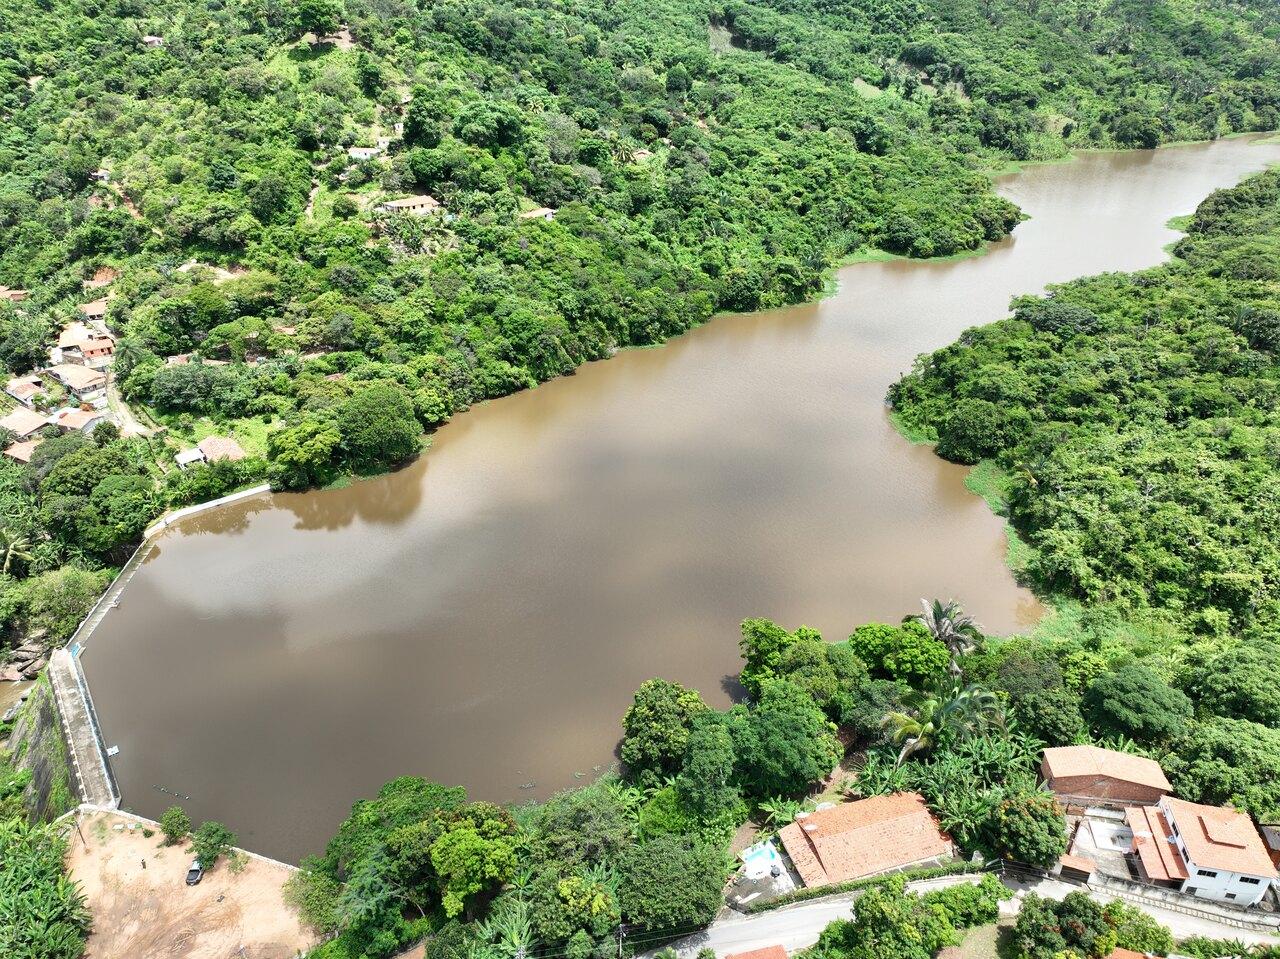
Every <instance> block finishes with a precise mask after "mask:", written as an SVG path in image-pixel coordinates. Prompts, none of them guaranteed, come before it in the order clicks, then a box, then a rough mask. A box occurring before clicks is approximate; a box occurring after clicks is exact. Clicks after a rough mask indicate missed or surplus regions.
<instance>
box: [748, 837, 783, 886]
mask: <svg viewBox="0 0 1280 959" xmlns="http://www.w3.org/2000/svg"><path fill="white" fill-rule="evenodd" d="M741 856H742V862H743V865H744V866H745V867H746V868H745V869H744V872H745V873H746V876H747V878H748V879H759V878H760V877H761V876H767V875H769V873H770V871H771V870H772V869H773V867H774V866H777V867H778V868H779V869H781V868H782V857H781V856H779V855H778V850H777V849H775V848H774V845H773V840H771V839H767V840H765V841H764V842H758V843H756V844H755V845H754V846H750V847H748V848H746V849H744V850H742V853H741Z"/></svg>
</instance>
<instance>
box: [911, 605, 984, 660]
mask: <svg viewBox="0 0 1280 959" xmlns="http://www.w3.org/2000/svg"><path fill="white" fill-rule="evenodd" d="M920 605H921V606H922V607H923V608H924V612H922V613H916V615H914V616H912V617H911V619H912V620H913V621H915V622H917V623H920V624H922V625H923V626H924V628H925V629H927V630H928V631H929V635H930V636H932V637H933V638H934V639H936V640H937V641H938V642H940V643H942V645H944V646H946V647H947V652H949V653H950V654H951V666H950V670H951V675H952V676H953V677H958V676H959V675H960V657H961V656H963V655H964V654H965V653H968V652H972V651H973V646H974V643H976V642H977V641H978V640H979V639H980V638H981V637H982V633H981V632H979V630H978V624H977V623H975V622H974V621H973V617H972V616H970V615H969V614H968V613H966V612H965V611H964V607H962V606H961V605H960V604H959V603H957V602H956V601H955V600H954V599H949V600H947V601H946V602H945V603H943V602H942V601H941V600H937V599H935V600H934V601H933V602H932V603H931V602H929V601H928V600H927V599H922V600H920Z"/></svg>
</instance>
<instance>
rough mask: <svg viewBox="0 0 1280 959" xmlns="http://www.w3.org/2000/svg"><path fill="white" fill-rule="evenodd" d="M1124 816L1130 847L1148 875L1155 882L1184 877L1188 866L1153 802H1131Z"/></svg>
mask: <svg viewBox="0 0 1280 959" xmlns="http://www.w3.org/2000/svg"><path fill="white" fill-rule="evenodd" d="M1124 820H1125V822H1126V823H1128V825H1129V828H1130V829H1132V830H1133V851H1134V852H1136V853H1137V854H1138V859H1139V860H1141V862H1142V869H1143V871H1144V872H1145V873H1146V874H1147V878H1149V879H1154V880H1156V881H1158V882H1170V881H1173V882H1180V881H1181V880H1183V879H1186V878H1187V875H1188V874H1187V867H1186V865H1185V864H1184V863H1183V861H1182V855H1181V854H1180V853H1179V852H1178V847H1177V846H1175V845H1174V843H1173V833H1172V831H1171V830H1170V829H1169V822H1168V820H1166V819H1165V817H1164V813H1162V812H1161V811H1160V810H1159V809H1157V808H1155V807H1153V806H1130V807H1129V808H1128V809H1126V810H1125V811H1124Z"/></svg>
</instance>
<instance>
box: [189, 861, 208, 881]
mask: <svg viewBox="0 0 1280 959" xmlns="http://www.w3.org/2000/svg"><path fill="white" fill-rule="evenodd" d="M203 878H204V869H203V868H202V867H201V865H200V860H199V859H193V860H191V868H190V869H188V870H187V885H188V886H194V885H196V883H198V882H199V881H200V880H201V879H203Z"/></svg>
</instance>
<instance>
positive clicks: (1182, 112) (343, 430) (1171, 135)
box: [0, 0, 1280, 638]
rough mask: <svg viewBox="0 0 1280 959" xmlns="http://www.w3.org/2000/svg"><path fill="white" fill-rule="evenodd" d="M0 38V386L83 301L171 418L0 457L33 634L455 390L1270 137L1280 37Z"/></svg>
mask: <svg viewBox="0 0 1280 959" xmlns="http://www.w3.org/2000/svg"><path fill="white" fill-rule="evenodd" d="M0 19H2V20H3V22H4V23H5V24H6V30H5V33H4V36H3V37H0V287H8V288H10V289H12V290H21V291H25V297H24V298H21V299H18V300H15V301H13V302H9V301H8V300H7V298H6V297H7V295H6V297H0V363H2V364H3V365H4V367H5V369H6V371H7V372H8V373H9V374H26V373H28V372H29V371H31V370H32V369H33V368H37V367H40V366H42V365H44V363H45V357H46V354H47V352H48V350H49V348H50V346H51V345H52V344H53V342H54V340H55V338H56V336H57V333H58V330H59V329H60V328H63V327H64V326H65V325H66V324H67V323H69V322H71V321H72V320H74V319H76V317H77V316H78V315H79V314H80V312H81V311H91V312H93V313H94V315H95V316H96V315H98V314H102V315H101V320H100V322H101V323H103V324H104V325H103V327H102V329H103V330H104V331H108V332H109V334H110V335H111V336H113V337H114V338H115V352H114V356H113V358H112V364H111V367H110V369H109V375H110V378H111V380H112V382H113V384H114V386H115V387H118V390H119V392H120V394H121V395H122V396H123V397H124V399H125V400H127V401H128V402H129V403H130V404H132V405H133V406H134V408H135V409H136V410H138V413H139V415H140V416H142V417H143V419H144V420H145V421H146V422H148V423H150V424H151V426H152V427H155V430H154V435H152V436H151V437H150V438H149V439H147V438H144V437H139V436H137V435H134V434H136V433H137V431H136V430H135V431H132V433H131V435H130V436H129V437H127V438H124V439H122V438H120V437H119V436H117V435H115V434H114V433H113V432H112V430H111V429H110V428H109V427H104V428H103V430H102V431H101V432H100V433H96V432H95V434H94V435H93V438H92V442H89V443H87V442H86V437H84V436H77V435H74V434H68V435H66V436H62V437H59V438H58V439H56V440H55V439H49V440H48V441H47V442H45V443H44V444H43V445H42V446H40V448H39V451H38V453H36V454H34V455H31V454H30V453H28V455H29V456H30V461H29V462H28V463H26V464H25V465H22V464H19V463H14V462H11V461H10V460H9V459H8V458H6V459H5V460H4V461H3V462H2V463H0V497H2V498H3V501H4V516H5V525H4V531H3V537H4V539H3V545H4V549H5V555H4V574H3V579H0V614H2V615H3V617H4V619H5V620H6V621H7V622H9V623H10V624H12V623H14V622H18V621H23V622H26V623H27V624H28V626H30V627H32V628H47V629H49V630H50V634H51V635H52V636H53V637H55V638H58V637H61V636H65V635H66V633H67V632H68V625H67V624H71V625H73V624H74V622H75V621H76V620H77V619H78V618H79V615H78V614H83V612H84V609H85V608H86V607H85V604H84V603H83V601H82V600H83V597H84V596H85V595H88V594H91V593H92V591H93V589H94V588H95V587H96V586H97V582H96V578H95V577H96V575H97V574H96V573H86V572H84V570H96V569H100V568H103V567H107V566H111V565H115V564H118V563H119V562H120V561H121V559H122V558H123V556H124V555H127V553H128V550H129V548H130V547H131V546H132V544H134V543H136V541H137V539H138V537H139V535H140V532H141V530H142V529H143V528H144V527H145V525H146V523H147V521H148V519H149V518H152V517H154V516H155V515H156V514H157V513H159V512H160V511H162V510H163V509H164V508H165V507H168V506H177V505H183V504H185V503H191V502H196V501H199V500H203V499H209V498H213V497H216V496H218V495H220V494H222V493H224V492H227V491H229V490H232V489H236V488H238V487H242V486H244V485H247V484H250V483H253V482H255V481H260V480H262V479H263V478H269V479H270V480H271V481H272V483H273V484H274V485H276V486H277V487H283V488H306V487H310V486H315V485H325V484H327V483H330V482H332V481H334V480H335V479H337V478H339V477H341V476H342V475H344V474H346V473H349V472H357V473H367V472H376V471H379V470H385V469H387V468H390V467H393V466H395V465H397V464H399V463H402V462H404V461H406V460H408V459H411V458H412V457H413V456H415V455H416V454H417V453H418V452H419V450H420V448H421V445H422V442H421V436H422V434H423V432H424V431H428V432H429V431H430V430H431V429H432V428H434V427H435V426H437V425H439V424H440V423H443V422H444V421H446V420H447V419H448V418H449V417H450V416H452V415H453V414H454V413H455V412H457V411H459V410H463V409H465V408H467V407H468V406H469V405H471V404H473V403H475V402H477V401H480V400H484V399H489V398H493V397H498V396H502V395H505V394H508V393H511V392H513V391H515V390H520V389H524V388H526V387H529V386H532V385H534V384H536V383H537V382H539V381H543V380H546V379H549V378H551V377H556V376H560V375H563V374H566V373H569V372H571V371H572V370H574V369H575V368H576V367H577V366H579V365H580V364H582V363H583V362H586V361H588V360H592V359H598V358H602V357H606V356H608V355H610V354H611V353H612V352H613V351H615V350H617V349H619V348H622V347H627V346H634V345H644V344H651V343H656V342H660V341H662V340H663V339H665V338H667V337H669V336H672V335H675V334H678V333H680V332H683V331H685V330H687V329H689V328H690V327H692V326H695V325H697V324H700V323H702V322H704V321H706V320H707V319H708V318H709V317H710V316H711V315H713V314H714V313H715V312H716V311H720V310H752V309H757V308H760V307H768V306H775V305H778V304H783V303H789V302H794V301H798V300H802V299H805V298H807V297H811V296H813V295H814V294H815V293H817V292H818V291H819V289H820V288H821V286H822V283H823V278H824V275H825V274H826V272H827V271H828V270H829V269H830V267H831V266H832V265H833V264H835V263H837V262H839V261H840V260H841V259H842V258H844V257H847V256H849V255H850V254H856V253H859V252H865V251H868V250H884V251H890V252H894V253H900V254H905V255H909V256H919V257H925V256H936V255H945V254H952V253H958V252H963V251H966V250H972V249H974V248H976V247H978V246H980V245H981V244H982V243H983V242H985V241H987V240H991V239H995V238H999V237H1001V236H1003V235H1005V234H1006V233H1007V232H1008V231H1009V230H1010V229H1011V228H1012V227H1013V226H1014V224H1016V222H1017V221H1018V218H1019V216H1020V214H1019V212H1018V211H1017V210H1016V209H1015V208H1014V207H1013V206H1012V205H1011V204H1010V203H1008V202H1007V201H1005V200H1003V199H1001V198H999V197H997V196H996V195H995V193H994V192H993V190H992V187H991V183H990V180H989V178H988V176H987V172H988V171H989V170H990V169H992V168H995V167H998V166H1000V165H1002V164H1005V163H1007V162H1009V161H1010V160H1017V159H1027V158H1046V157H1055V156H1061V155H1063V154H1064V153H1065V152H1066V151H1067V150H1068V149H1070V148H1073V147H1082V146H1107V147H1110V146H1120V147H1130V146H1149V145H1152V144H1154V143H1157V142H1163V141H1167V140H1176V139H1189V138H1205V137H1212V136H1217V135H1220V134H1225V133H1229V132H1238V131H1247V130H1258V129H1269V128H1272V127H1274V126H1276V125H1277V103H1278V102H1280V54H1278V52H1277V44H1276V29H1277V28H1276V22H1275V12H1274V10H1273V9H1272V8H1270V7H1268V6H1266V5H1262V4H1252V3H1246V4H1228V3H1225V2H1214V3H1210V4H1207V5H1205V4H1201V5H1197V6H1194V7H1193V6H1192V5H1190V4H1186V3H1182V2H1163V3H1159V4H1155V5H1152V4H1145V3H1136V2H1134V3H1129V2H1121V3H1114V4H1110V5H1100V4H1092V3H1078V4H1075V3H1073V4H1068V5H1065V6H1064V5H1061V4H1054V5H1052V6H1050V5H1040V4H1034V3H1032V4H1027V3H1013V2H1010V0H973V2H967V0H966V2H960V3H952V2H946V3H944V2H941V0H887V2H886V0H875V2H870V0H868V2H852V0H851V2H842V3H837V4H822V5H816V4H811V3H808V2H803V0H775V2H769V3H762V4H751V5H747V4H741V3H736V2H728V3H706V2H695V0H623V2H619V3H603V2H585V3H578V4H574V5H572V7H565V6H564V5H561V4H554V3H545V2H536V0H519V2H509V3H498V2H458V3H422V4H418V5H414V4H410V3H405V2H401V0H376V2H359V0H352V2H351V3H349V4H346V5H344V4H342V3H340V2H338V0H308V2H306V3H302V4H298V5H283V4H277V3H272V2H257V0H234V2H230V3H223V4H202V3H197V2H194V0H154V2H144V3H136V2H123V0H121V2H113V3H109V4H106V5H91V4H85V3H83V2H81V0H49V2H46V3H28V2H23V0H0ZM406 197H407V198H408V199H409V203H410V205H411V206H412V209H410V210H408V211H407V212H406V211H405V210H404V208H403V207H397V206H396V204H395V202H394V201H397V200H401V199H404V198H406ZM388 203H390V204H391V205H390V206H388V205H387V204H388ZM414 204H416V206H414ZM103 284H105V287H104V285H103ZM86 315H88V314H87V312H86ZM104 335H105V334H104ZM57 431H58V428H57V427H49V428H48V430H47V431H46V432H50V433H52V432H57ZM215 432H217V433H223V434H226V435H228V436H230V437H233V438H234V439H236V440H237V441H238V442H239V444H240V445H241V446H242V447H243V449H244V451H245V452H246V453H247V456H246V457H245V458H244V459H243V460H238V461H236V462H229V461H226V460H223V461H219V462H211V463H208V464H207V465H205V464H196V465H194V466H192V467H191V468H189V469H185V470H175V469H173V465H174V464H173V454H174V452H175V448H174V446H173V445H172V443H173V441H174V440H177V441H178V442H179V444H180V445H182V444H193V443H194V442H196V441H197V440H199V439H201V438H203V437H206V436H209V435H210V434H212V433H215ZM166 434H167V438H166ZM86 507H87V508H86ZM66 563H74V564H75V567H74V569H73V571H71V572H65V571H59V570H60V567H62V566H63V565H64V564H66ZM41 577H58V578H57V579H56V580H45V579H41Z"/></svg>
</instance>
